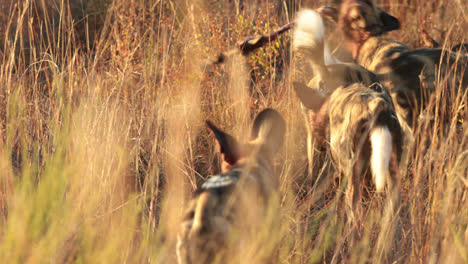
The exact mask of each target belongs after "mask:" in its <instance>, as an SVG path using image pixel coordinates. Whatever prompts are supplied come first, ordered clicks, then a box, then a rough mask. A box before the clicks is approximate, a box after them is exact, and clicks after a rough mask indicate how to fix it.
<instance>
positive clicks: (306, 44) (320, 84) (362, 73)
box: [293, 10, 379, 175]
mask: <svg viewBox="0 0 468 264" xmlns="http://www.w3.org/2000/svg"><path fill="white" fill-rule="evenodd" d="M324 35H325V27H324V24H323V19H322V17H321V16H320V15H319V14H318V13H317V12H315V11H313V10H302V11H301V12H300V13H299V14H298V17H297V19H296V21H295V31H294V36H293V48H294V51H295V52H296V53H302V54H303V55H304V57H305V58H306V60H307V61H308V62H310V64H311V68H312V70H313V74H314V76H313V78H312V79H311V80H310V81H309V83H308V84H307V86H305V85H304V86H303V85H300V84H296V85H295V86H294V88H295V89H296V93H297V95H298V96H299V98H302V99H304V98H309V99H310V100H301V101H302V102H301V106H302V110H303V114H304V117H305V120H306V128H307V155H308V162H309V174H310V175H312V174H314V173H313V171H312V170H313V166H314V164H313V159H314V158H313V153H314V148H317V147H321V146H323V145H322V144H320V143H319V144H315V146H313V145H314V143H313V141H314V139H315V141H317V140H318V141H321V140H323V136H322V135H321V133H317V131H322V130H321V129H320V127H321V126H322V122H323V120H321V121H318V120H316V119H317V118H318V117H317V113H316V112H315V111H312V110H311V109H316V106H315V105H313V104H314V101H313V97H314V96H316V95H315V93H314V92H318V93H320V94H321V95H323V96H327V95H330V94H331V93H332V92H333V91H334V89H335V88H337V87H340V86H347V85H350V84H354V83H363V84H364V85H365V86H370V85H372V84H375V83H378V82H379V78H378V76H376V75H375V74H373V73H372V72H370V71H368V70H366V69H365V68H363V67H362V66H360V65H358V64H355V63H344V62H341V61H339V60H338V59H336V58H334V57H333V56H332V55H331V54H330V53H329V51H328V48H327V45H326V43H325V41H324ZM307 77H308V76H307ZM302 88H304V89H302ZM311 90H313V92H312V91H311ZM308 104H312V105H308ZM319 116H320V115H319ZM313 125H316V126H318V127H313Z"/></svg>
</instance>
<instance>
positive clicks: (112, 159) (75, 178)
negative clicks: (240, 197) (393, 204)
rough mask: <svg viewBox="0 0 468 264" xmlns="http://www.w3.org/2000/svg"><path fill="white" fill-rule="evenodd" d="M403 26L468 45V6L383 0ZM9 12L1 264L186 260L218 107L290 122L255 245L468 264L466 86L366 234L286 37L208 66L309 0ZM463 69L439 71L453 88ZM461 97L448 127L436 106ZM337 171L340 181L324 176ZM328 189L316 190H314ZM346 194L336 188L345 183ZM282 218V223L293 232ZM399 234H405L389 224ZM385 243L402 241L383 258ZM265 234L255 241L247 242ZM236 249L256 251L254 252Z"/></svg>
mask: <svg viewBox="0 0 468 264" xmlns="http://www.w3.org/2000/svg"><path fill="white" fill-rule="evenodd" d="M381 2H382V3H381V4H382V5H383V6H384V7H385V8H386V9H387V10H390V11H392V12H393V13H394V14H396V15H397V16H398V18H399V19H400V20H401V22H402V25H403V28H402V30H400V31H398V32H394V33H392V34H393V36H395V37H397V38H398V39H400V40H401V41H404V42H406V43H409V44H410V45H411V46H413V47H417V46H418V45H419V44H418V41H419V39H418V37H415V36H416V35H417V34H416V32H418V30H419V25H420V24H422V21H426V24H425V25H426V26H427V25H431V26H430V27H429V28H428V31H429V33H430V34H433V36H434V38H436V39H437V40H443V41H442V42H443V43H445V42H446V43H447V45H449V44H451V43H456V42H459V41H461V40H463V39H467V35H466V34H467V33H466V31H465V30H464V29H466V28H467V26H468V21H467V20H466V17H467V16H466V14H467V12H468V9H467V7H466V5H465V4H464V3H463V2H462V1H458V0H453V1H447V2H446V3H442V2H438V1H430V2H427V1H421V0H417V1H406V0H405V1H403V0H402V1H397V2H395V1H391V2H390V1H381ZM0 4H1V7H2V10H1V11H0V14H1V16H0V20H1V26H0V30H1V37H0V48H1V49H0V55H1V70H0V84H1V85H0V109H1V111H0V116H1V122H0V124H1V126H0V259H1V262H2V263H43V262H45V263H64V262H66V263H68V262H78V263H124V262H126V263H173V262H174V261H175V235H176V232H177V230H178V223H179V221H180V217H181V213H182V212H183V209H184V205H185V203H186V202H187V200H188V199H189V197H190V193H191V192H192V191H193V190H194V189H195V187H196V186H197V184H198V183H199V182H200V181H202V180H203V179H205V178H206V177H208V176H209V175H212V174H216V173H218V172H219V161H218V157H217V155H216V148H215V143H214V140H213V138H212V136H211V135H209V133H208V132H207V130H206V129H205V128H204V126H203V121H204V120H205V119H211V120H213V121H215V122H216V123H218V124H219V125H220V126H221V127H223V128H225V129H226V130H227V131H229V132H232V133H233V134H234V135H236V136H237V137H238V138H242V137H243V135H246V133H247V128H248V124H249V123H250V118H251V117H252V116H253V114H254V113H256V112H258V111H259V110H260V109H263V108H264V107H273V108H275V109H277V110H278V111H279V112H281V114H282V115H283V116H284V118H285V119H286V120H287V124H288V132H287V138H286V143H285V146H284V147H283V149H282V151H281V153H279V155H278V158H277V161H276V165H277V166H276V167H277V168H276V169H277V172H278V173H279V175H280V189H279V197H280V198H279V203H280V205H281V206H280V209H279V210H278V209H276V210H274V211H272V212H270V214H269V218H268V219H270V220H271V223H270V222H268V221H267V222H268V223H270V224H268V225H266V227H272V226H273V227H274V228H265V229H262V230H260V231H259V233H258V241H254V242H255V243H253V244H252V245H244V249H246V251H243V252H247V253H248V254H250V255H249V258H250V259H253V260H259V259H262V256H275V258H276V259H277V261H276V262H278V263H316V262H330V261H332V258H333V256H334V255H336V256H338V257H339V258H337V259H336V258H335V259H334V260H338V261H346V262H360V263H361V262H398V263H400V262H402V263H457V262H458V263H464V262H465V263H466V262H467V261H468V250H467V248H468V227H467V225H468V211H467V210H466V208H468V201H467V199H468V198H467V192H468V177H467V175H468V148H467V145H468V143H467V141H468V132H467V131H468V127H467V123H466V122H464V123H463V125H458V126H457V119H459V118H464V120H467V117H468V114H467V107H464V108H463V107H462V105H463V104H466V98H467V95H466V94H464V95H459V96H458V97H450V98H448V99H449V101H451V102H454V106H453V107H450V108H447V107H446V105H445V103H444V102H445V101H446V99H447V97H448V95H447V94H444V93H440V94H441V96H439V97H436V98H435V99H434V101H433V103H432V105H431V106H430V107H429V108H428V110H427V111H426V113H427V116H435V118H433V119H432V118H427V119H426V120H425V121H422V122H421V123H420V124H419V125H418V128H417V133H416V134H417V138H416V140H415V141H414V142H412V143H411V144H410V145H408V146H405V147H406V149H407V151H408V153H407V155H406V156H405V160H404V162H403V163H402V165H401V166H400V176H401V190H402V198H401V208H400V211H399V214H398V217H397V218H395V219H392V220H393V222H392V224H393V225H394V227H391V228H390V229H391V230H390V232H388V233H384V232H381V231H382V230H384V227H382V226H381V223H382V222H381V220H382V207H383V206H384V204H383V201H384V200H383V199H382V197H379V196H375V197H374V198H373V199H371V200H368V201H366V203H368V205H366V207H368V208H369V209H368V210H367V212H366V215H365V216H364V217H363V218H362V226H360V227H359V230H360V235H359V236H357V237H350V236H349V231H350V230H349V227H348V226H346V218H345V217H344V216H343V213H342V212H340V208H341V207H340V206H341V205H340V203H341V202H340V200H339V199H338V197H341V195H342V191H343V188H342V187H338V188H328V187H325V188H322V187H320V188H319V187H317V186H315V185H314V180H315V179H314V178H312V177H310V176H309V175H307V154H306V148H305V141H306V140H305V138H306V133H305V127H304V122H303V118H302V115H301V112H300V109H299V103H298V101H297V100H296V99H295V94H294V92H293V91H292V89H291V86H290V83H291V80H292V79H294V78H296V77H295V76H294V75H297V74H299V73H297V72H295V67H294V63H293V62H292V61H291V60H292V58H293V56H292V55H291V54H290V51H289V42H290V40H289V37H288V35H286V36H284V37H282V38H280V39H279V40H278V41H276V42H274V43H272V44H271V45H269V46H267V47H265V48H262V49H260V50H259V51H257V52H255V53H253V54H251V55H249V57H247V58H241V57H233V58H231V59H230V60H229V61H228V63H227V64H225V65H221V66H207V65H206V64H205V63H204V62H205V61H206V59H208V58H210V57H211V56H213V55H214V54H217V53H218V52H220V51H225V50H228V49H229V48H230V47H232V46H233V45H234V43H235V42H236V41H237V40H240V39H242V38H243V37H245V36H248V35H252V34H254V33H255V34H257V33H266V32H269V31H271V30H273V29H275V28H277V27H278V26H280V25H282V24H284V23H286V22H288V21H289V20H290V19H292V16H293V15H294V13H295V11H296V10H297V8H298V7H300V6H301V5H309V6H311V5H312V6H314V5H318V4H319V3H315V2H313V3H307V1H303V2H302V3H301V1H253V0H251V1H208V0H196V1H160V0H129V1H124V0H114V1H110V0H94V1H81V0H57V1H45V0H26V1H23V0H12V1H1V2H0ZM452 80H453V77H452V78H451V77H448V78H445V77H444V75H441V77H440V80H439V88H440V90H443V89H442V88H444V87H446V86H447V84H449V83H450V82H451V81H452ZM441 109H442V110H444V109H450V111H449V113H448V115H449V117H450V121H449V122H442V121H441V119H440V118H439V117H441V116H442V115H444V116H445V114H446V113H441V112H443V111H441ZM325 176H327V177H328V178H332V177H333V175H325ZM314 186H315V187H314ZM335 194H338V195H335ZM273 219H280V220H281V224H280V225H279V226H275V225H274V221H273ZM393 232H394V233H395V234H393ZM375 244H379V245H382V244H383V245H384V246H385V247H386V248H387V249H388V251H389V253H388V254H384V255H378V254H377V252H378V250H377V247H376V246H375ZM249 246H251V248H250V249H251V250H248V249H249ZM238 257H239V258H235V259H233V260H232V262H234V263H242V262H243V259H242V256H238Z"/></svg>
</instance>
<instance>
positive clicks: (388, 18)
mask: <svg viewBox="0 0 468 264" xmlns="http://www.w3.org/2000/svg"><path fill="white" fill-rule="evenodd" d="M379 10H380V9H379ZM380 11H381V12H380V21H381V22H382V25H383V28H384V32H386V31H392V30H397V29H399V28H400V21H398V19H397V18H396V17H394V16H392V15H390V14H388V13H387V12H385V11H383V10H380Z"/></svg>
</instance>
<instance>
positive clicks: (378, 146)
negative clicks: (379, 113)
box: [369, 126, 392, 192]
mask: <svg viewBox="0 0 468 264" xmlns="http://www.w3.org/2000/svg"><path fill="white" fill-rule="evenodd" d="M369 136H370V142H371V147H372V152H371V162H370V163H371V170H372V177H373V179H374V184H375V188H376V190H377V192H381V191H383V190H384V188H385V183H386V181H387V178H388V177H390V171H389V167H390V158H391V155H392V134H391V133H390V130H389V129H388V128H387V127H383V126H378V127H375V128H373V129H372V130H371V131H370V133H369Z"/></svg>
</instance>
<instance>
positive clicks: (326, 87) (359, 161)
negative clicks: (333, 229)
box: [293, 10, 403, 217]
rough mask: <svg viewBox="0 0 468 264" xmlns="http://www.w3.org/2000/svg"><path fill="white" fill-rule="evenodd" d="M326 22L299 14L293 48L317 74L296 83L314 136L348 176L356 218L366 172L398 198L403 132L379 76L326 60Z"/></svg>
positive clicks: (309, 12)
mask: <svg viewBox="0 0 468 264" xmlns="http://www.w3.org/2000/svg"><path fill="white" fill-rule="evenodd" d="M322 21H323V20H322V17H321V16H320V15H319V14H318V13H317V12H315V11H312V10H303V11H301V12H300V13H299V15H298V18H297V20H296V31H295V33H294V43H293V46H294V49H295V50H296V51H299V52H302V53H304V54H306V55H307V56H308V57H309V58H310V62H311V63H312V67H313V69H314V72H315V76H314V79H312V81H311V82H310V83H309V85H305V84H300V83H295V84H294V88H295V90H296V94H297V96H298V97H299V99H300V101H301V103H302V105H303V109H307V110H308V111H310V112H312V113H313V114H312V117H311V118H310V119H309V120H308V121H309V122H310V123H309V124H308V125H310V127H311V128H310V131H311V133H310V137H315V138H316V144H318V145H319V146H322V148H325V149H328V151H329V152H330V154H331V157H332V159H333V161H334V164H335V166H336V167H337V169H338V171H340V173H341V175H347V176H348V185H347V191H346V197H347V199H346V200H347V203H348V208H350V209H351V212H350V213H349V215H350V216H351V217H352V215H353V211H354V210H358V211H359V209H357V207H359V205H358V204H359V199H360V196H361V191H362V185H364V183H365V180H366V178H368V176H369V178H372V181H373V183H374V185H375V188H376V190H377V191H378V192H381V191H383V190H384V188H385V186H388V189H389V191H390V192H392V193H398V195H397V196H399V187H398V177H397V174H398V163H399V161H400V157H401V152H402V151H401V145H402V141H401V140H402V137H403V136H402V130H401V127H400V124H399V121H398V118H397V116H396V113H395V109H394V106H393V103H392V100H391V97H390V95H389V93H388V92H387V91H386V90H385V89H384V88H383V87H382V86H381V85H380V84H379V83H378V78H377V76H375V75H374V74H373V73H372V72H369V71H367V70H365V69H364V68H362V67H361V66H359V65H357V64H353V63H340V62H339V61H337V60H336V59H331V60H328V59H327V58H332V57H331V55H330V54H326V53H327V49H326V47H325V44H324V41H323V36H324V27H323V22H322ZM333 63H335V64H333ZM328 142H329V144H328Z"/></svg>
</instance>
